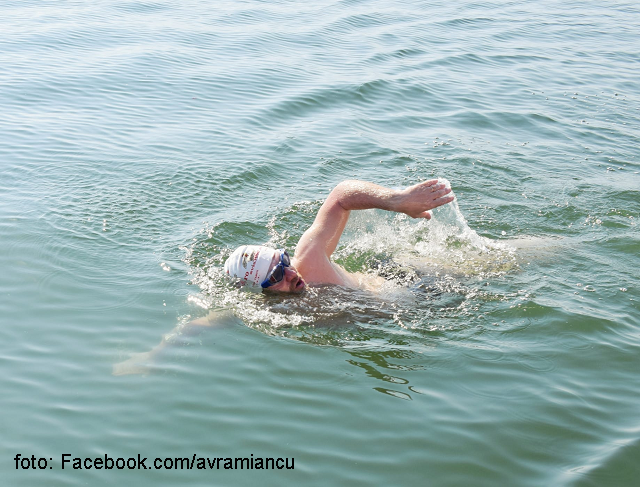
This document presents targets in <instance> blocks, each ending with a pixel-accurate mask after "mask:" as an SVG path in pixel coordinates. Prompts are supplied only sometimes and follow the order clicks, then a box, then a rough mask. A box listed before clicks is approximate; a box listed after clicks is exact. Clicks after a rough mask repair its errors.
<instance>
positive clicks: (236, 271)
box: [113, 179, 455, 375]
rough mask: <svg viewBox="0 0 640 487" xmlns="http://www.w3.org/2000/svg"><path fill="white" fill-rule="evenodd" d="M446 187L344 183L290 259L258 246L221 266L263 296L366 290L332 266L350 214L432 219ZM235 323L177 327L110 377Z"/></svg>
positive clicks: (138, 369) (218, 316)
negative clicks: (312, 287) (311, 289)
mask: <svg viewBox="0 0 640 487" xmlns="http://www.w3.org/2000/svg"><path fill="white" fill-rule="evenodd" d="M454 198H455V197H454V196H453V194H452V193H451V188H450V187H448V186H447V185H446V184H445V183H443V182H440V181H438V180H437V179H431V180H429V181H424V182H422V183H418V184H415V185H413V186H409V187H407V188H404V189H401V190H394V189H390V188H385V187H383V186H378V185H376V184H373V183H368V182H364V181H353V180H348V181H343V182H341V183H340V184H338V185H337V186H336V187H335V188H334V189H333V191H331V193H330V194H329V196H328V197H327V199H326V201H325V202H324V203H323V204H322V206H321V207H320V210H318V214H317V215H316V218H315V220H314V222H313V224H312V225H311V227H309V229H308V230H307V231H306V232H304V234H303V235H302V237H301V238H300V241H299V242H298V246H297V248H296V253H295V256H290V255H289V253H288V252H287V251H286V250H285V249H273V248H270V247H265V246H258V245H244V246H241V247H239V248H237V249H236V250H235V251H234V252H233V253H232V254H231V255H230V256H229V258H228V259H227V261H226V262H225V264H224V270H225V272H226V273H227V274H228V275H229V276H230V277H231V278H232V279H235V280H236V281H237V282H238V283H240V284H241V285H243V286H252V287H255V288H258V289H260V288H261V290H262V291H263V292H268V293H293V294H299V293H302V292H303V291H304V290H305V288H306V286H307V285H308V284H334V285H339V286H345V287H351V288H364V289H367V286H366V284H365V283H364V282H363V281H362V280H361V279H359V278H358V276H357V275H355V274H352V273H349V272H347V271H346V270H345V269H343V268H342V267H340V266H339V265H338V264H336V263H334V262H332V261H331V255H332V254H333V252H334V251H335V250H336V247H337V246H338V242H339V241H340V237H341V236H342V232H343V231H344V229H345V226H346V225H347V221H348V220H349V215H350V214H351V211H352V210H367V209H372V208H378V209H381V210H387V211H393V212H397V213H404V214H406V215H408V216H410V217H411V218H426V219H430V218H431V213H430V210H432V209H434V208H437V207H439V206H442V205H446V204H447V203H450V202H452V201H453V200H454ZM229 320H234V317H233V315H232V314H231V313H230V312H229V311H221V312H220V311H219V312H211V313H209V315H208V316H206V317H203V318H199V319H196V320H194V321H191V322H189V323H186V324H184V325H181V326H179V327H177V328H176V329H175V330H174V332H173V333H170V334H168V335H167V336H166V337H165V338H163V340H162V341H161V342H160V344H159V345H157V346H156V347H154V348H153V349H152V350H150V351H149V352H143V353H138V354H134V355H132V356H131V358H129V359H128V360H125V361H124V362H120V363H118V364H115V365H114V366H113V374H114V375H127V374H146V373H149V372H150V371H152V370H153V361H154V358H155V356H156V355H157V354H158V353H160V352H161V351H162V350H163V349H165V348H166V346H167V345H168V344H169V343H170V342H171V341H172V340H173V338H174V337H176V336H181V337H183V338H185V337H188V336H189V335H193V334H194V333H197V331H198V330H201V329H203V327H212V326H220V325H221V324H223V323H224V322H228V321H229Z"/></svg>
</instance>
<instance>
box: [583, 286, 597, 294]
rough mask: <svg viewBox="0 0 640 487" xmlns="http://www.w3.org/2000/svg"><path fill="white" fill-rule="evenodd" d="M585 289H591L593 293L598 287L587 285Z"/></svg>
mask: <svg viewBox="0 0 640 487" xmlns="http://www.w3.org/2000/svg"><path fill="white" fill-rule="evenodd" d="M584 290H585V291H589V292H590V293H593V292H595V291H596V288H595V287H593V286H585V287H584Z"/></svg>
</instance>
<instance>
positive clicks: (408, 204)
mask: <svg viewBox="0 0 640 487" xmlns="http://www.w3.org/2000/svg"><path fill="white" fill-rule="evenodd" d="M449 193H451V188H448V187H447V186H446V185H445V184H444V183H439V182H438V180H437V179H431V180H429V181H424V182H422V183H418V184H415V185H413V186H409V187H407V188H405V189H402V190H394V189H390V188H385V187H384V186H379V185H377V184H373V183H368V182H365V181H355V180H352V181H343V182H342V183H340V184H338V186H336V187H335V188H334V189H333V191H331V194H329V197H328V198H327V200H326V201H325V202H324V204H323V205H322V207H321V208H320V210H319V211H318V214H317V216H316V219H315V221H314V222H313V225H311V227H310V228H309V229H308V230H307V231H306V232H305V233H304V234H303V235H302V238H301V239H300V242H299V243H298V247H297V249H296V257H297V258H309V257H310V256H311V255H312V254H316V257H317V255H318V254H322V255H323V256H326V257H330V256H331V254H333V252H334V251H335V249H336V247H337V246H338V242H339V241H340V236H341V235H342V232H343V231H344V228H345V226H346V225H347V221H348V220H349V215H350V213H351V210H367V209H372V208H378V209H381V210H387V211H394V212H398V213H404V214H406V215H409V216H410V217H412V218H426V219H429V218H431V213H430V212H429V210H432V209H433V208H437V207H438V206H441V205H445V204H447V203H450V202H451V201H453V199H454V196H453V195H449Z"/></svg>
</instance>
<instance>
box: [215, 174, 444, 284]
mask: <svg viewBox="0 0 640 487" xmlns="http://www.w3.org/2000/svg"><path fill="white" fill-rule="evenodd" d="M450 193H451V188H449V187H448V186H447V185H446V184H445V183H443V182H440V181H438V180H437V179H431V180H429V181H424V182H422V183H418V184H415V185H413V186H409V187H407V188H405V189H402V190H393V189H390V188H385V187H383V186H378V185H377V184H373V183H367V182H364V181H343V182H342V183H340V184H338V185H337V186H336V187H335V188H334V189H333V191H331V193H330V194H329V197H328V198H327V199H326V201H325V202H324V203H323V205H322V206H321V207H320V210H319V211H318V214H317V215H316V218H315V220H314V222H313V224H312V225H311V227H309V229H308V230H307V231H306V232H304V234H303V235H302V237H301V238H300V241H299V242H298V246H297V248H296V254H295V256H294V257H293V258H292V257H290V256H289V254H288V253H287V252H286V251H285V250H284V249H281V250H275V249H272V248H269V247H264V246H257V245H244V246H242V247H239V248H237V249H236V250H235V251H234V252H233V253H232V254H231V255H230V256H229V258H228V259H227V261H226V262H225V265H224V269H225V272H226V273H227V274H228V275H229V276H231V277H233V278H236V279H239V282H240V283H241V284H242V285H251V286H261V287H262V288H263V290H264V291H267V292H285V293H301V292H302V291H304V289H305V287H306V285H307V284H336V285H340V286H347V287H359V281H358V279H357V278H356V276H355V275H353V274H350V273H349V272H347V271H346V270H344V269H343V268H342V267H340V266H339V265H338V264H336V263H334V262H332V261H331V255H332V254H333V252H334V251H335V249H336V247H337V246H338V242H339V241H340V236H341V235H342V232H343V231H344V228H345V226H346V224H347V221H348V220H349V215H350V213H351V210H366V209H371V208H378V209H381V210H387V211H394V212H397V213H404V214H406V215H409V216H410V217H412V218H426V219H430V218H431V213H430V212H429V210H432V209H434V208H437V207H438V206H442V205H445V204H447V203H450V202H452V201H453V200H454V196H453V195H452V194H450Z"/></svg>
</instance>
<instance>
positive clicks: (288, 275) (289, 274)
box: [284, 266, 298, 281]
mask: <svg viewBox="0 0 640 487" xmlns="http://www.w3.org/2000/svg"><path fill="white" fill-rule="evenodd" d="M284 277H285V279H286V280H287V281H291V279H295V278H296V277H298V271H296V269H295V268H294V267H291V266H289V267H285V268H284Z"/></svg>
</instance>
